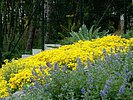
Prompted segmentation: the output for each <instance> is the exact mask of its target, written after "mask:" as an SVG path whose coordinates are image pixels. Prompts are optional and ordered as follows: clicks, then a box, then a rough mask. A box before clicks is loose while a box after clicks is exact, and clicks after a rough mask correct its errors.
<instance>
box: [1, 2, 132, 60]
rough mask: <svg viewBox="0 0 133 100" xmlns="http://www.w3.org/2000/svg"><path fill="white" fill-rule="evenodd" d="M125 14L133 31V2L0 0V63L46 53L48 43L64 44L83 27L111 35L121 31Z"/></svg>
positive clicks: (129, 28)
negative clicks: (41, 50)
mask: <svg viewBox="0 0 133 100" xmlns="http://www.w3.org/2000/svg"><path fill="white" fill-rule="evenodd" d="M123 14H124V18H125V23H126V26H125V28H126V29H127V30H132V29H133V26H132V25H131V21H132V18H133V3H132V0H1V1H0V19H1V20H0V59H1V60H4V59H11V58H14V57H20V56H21V54H22V53H30V52H31V50H32V49H33V48H40V49H44V48H43V46H44V44H45V43H59V44H61V43H62V42H61V41H62V40H63V39H65V38H66V37H70V34H69V33H70V32H72V31H75V32H77V31H78V30H79V28H80V27H81V26H82V25H83V24H85V25H86V26H87V28H88V29H89V28H91V27H92V25H94V28H98V27H101V28H100V31H101V32H103V31H108V34H112V33H114V32H116V31H118V30H121V29H120V28H121V26H120V16H121V15H123Z"/></svg>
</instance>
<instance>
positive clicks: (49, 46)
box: [45, 44, 61, 50]
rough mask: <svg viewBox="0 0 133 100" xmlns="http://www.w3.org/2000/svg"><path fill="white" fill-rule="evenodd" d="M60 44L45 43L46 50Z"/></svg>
mask: <svg viewBox="0 0 133 100" xmlns="http://www.w3.org/2000/svg"><path fill="white" fill-rule="evenodd" d="M60 46H61V45H60V44H45V50H49V49H55V48H58V47H60Z"/></svg>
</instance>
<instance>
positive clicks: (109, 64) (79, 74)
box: [20, 51, 133, 100]
mask: <svg viewBox="0 0 133 100" xmlns="http://www.w3.org/2000/svg"><path fill="white" fill-rule="evenodd" d="M103 53H104V56H105V57H104V59H103V60H101V58H99V59H97V60H95V62H94V63H91V62H90V60H89V59H88V65H87V66H85V65H84V64H83V63H81V61H80V59H77V63H78V66H77V69H76V70H73V71H72V70H69V69H68V68H67V66H64V67H63V68H62V69H60V68H59V66H58V63H55V66H54V68H53V69H52V70H51V71H50V75H49V76H46V75H45V74H43V69H45V67H40V71H41V72H42V76H39V75H38V74H37V72H36V71H35V69H33V72H32V73H33V75H34V76H36V77H37V78H38V79H37V80H34V79H33V78H31V81H32V82H34V86H30V87H29V88H28V87H25V88H24V90H25V93H26V95H25V96H22V97H20V99H22V100H29V99H32V100H41V99H45V100H105V99H106V100H123V99H125V100H132V99H133V95H132V94H133V67H132V66H133V62H132V61H133V52H128V53H127V54H123V53H119V54H111V55H110V56H108V55H107V54H106V51H103ZM48 66H49V67H50V66H51V65H50V63H49V64H48ZM38 80H41V81H38ZM42 82H45V84H42Z"/></svg>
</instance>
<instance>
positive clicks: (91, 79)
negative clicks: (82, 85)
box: [88, 74, 93, 83]
mask: <svg viewBox="0 0 133 100" xmlns="http://www.w3.org/2000/svg"><path fill="white" fill-rule="evenodd" d="M88 76H89V81H88V82H89V83H92V82H93V77H92V76H91V75H90V74H88Z"/></svg>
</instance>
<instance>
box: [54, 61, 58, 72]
mask: <svg viewBox="0 0 133 100" xmlns="http://www.w3.org/2000/svg"><path fill="white" fill-rule="evenodd" d="M58 69H59V66H58V63H55V64H54V70H55V71H56V70H58Z"/></svg>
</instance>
